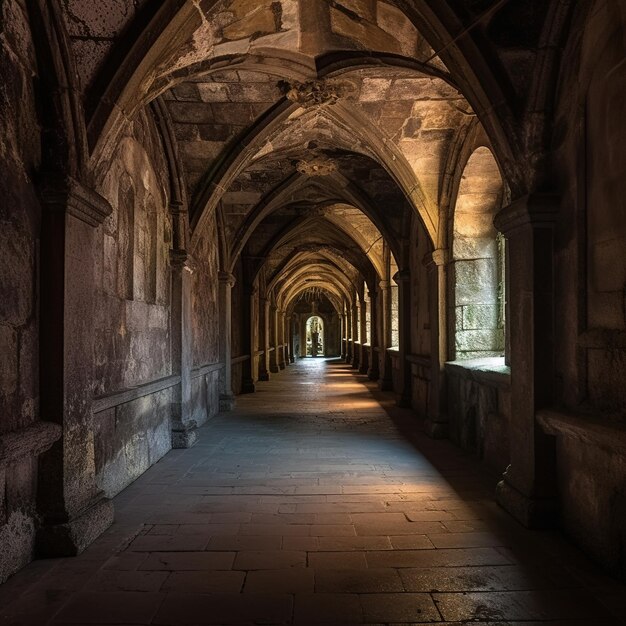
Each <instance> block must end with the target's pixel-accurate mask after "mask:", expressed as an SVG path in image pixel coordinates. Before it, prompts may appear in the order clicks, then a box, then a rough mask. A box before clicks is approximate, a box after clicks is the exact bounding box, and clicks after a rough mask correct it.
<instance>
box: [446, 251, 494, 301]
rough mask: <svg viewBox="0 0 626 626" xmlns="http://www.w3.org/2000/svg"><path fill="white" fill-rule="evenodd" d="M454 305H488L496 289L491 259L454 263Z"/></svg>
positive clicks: (492, 299)
mask: <svg viewBox="0 0 626 626" xmlns="http://www.w3.org/2000/svg"><path fill="white" fill-rule="evenodd" d="M454 275H455V277H456V294H455V296H456V304H457V306H458V305H465V304H490V303H492V302H493V301H494V299H495V295H496V288H497V272H496V266H495V263H494V261H493V260H491V259H475V260H472V261H456V262H455V263H454Z"/></svg>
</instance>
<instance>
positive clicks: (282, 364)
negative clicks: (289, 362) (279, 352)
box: [278, 363, 286, 370]
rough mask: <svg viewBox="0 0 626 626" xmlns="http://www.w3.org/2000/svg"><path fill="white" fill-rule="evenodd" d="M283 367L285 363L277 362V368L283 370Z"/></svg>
mask: <svg viewBox="0 0 626 626" xmlns="http://www.w3.org/2000/svg"><path fill="white" fill-rule="evenodd" d="M285 367H286V366H285V364H284V363H279V364H278V368H279V369H281V370H284V369H285Z"/></svg>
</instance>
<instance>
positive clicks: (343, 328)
mask: <svg viewBox="0 0 626 626" xmlns="http://www.w3.org/2000/svg"><path fill="white" fill-rule="evenodd" d="M339 328H340V331H341V335H340V337H339V341H340V342H341V354H340V356H341V358H342V359H343V360H344V361H345V360H346V316H345V315H344V314H343V313H340V314H339Z"/></svg>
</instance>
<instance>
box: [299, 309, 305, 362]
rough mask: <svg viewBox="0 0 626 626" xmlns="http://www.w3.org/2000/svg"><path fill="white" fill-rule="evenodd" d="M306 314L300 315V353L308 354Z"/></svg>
mask: <svg viewBox="0 0 626 626" xmlns="http://www.w3.org/2000/svg"><path fill="white" fill-rule="evenodd" d="M306 320H307V316H306V315H302V314H300V315H298V334H299V335H300V354H301V355H302V356H304V357H305V356H306Z"/></svg>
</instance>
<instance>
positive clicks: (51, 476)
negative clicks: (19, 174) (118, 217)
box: [35, 177, 113, 558]
mask: <svg viewBox="0 0 626 626" xmlns="http://www.w3.org/2000/svg"><path fill="white" fill-rule="evenodd" d="M40 190H41V196H42V205H43V210H42V226H41V291H40V294H41V307H40V310H41V321H40V337H41V343H40V391H41V396H40V412H41V419H42V421H47V422H54V423H56V424H58V425H59V426H60V427H61V431H62V435H61V437H60V439H58V440H57V441H56V442H55V443H54V444H53V445H52V447H51V448H50V449H49V450H47V451H46V452H44V453H43V454H42V455H41V456H40V457H39V472H38V481H39V484H38V490H37V502H38V509H39V514H40V516H41V527H40V528H39V530H38V531H37V536H36V546H35V549H36V552H37V554H38V555H39V556H40V557H45V558H48V557H61V556H72V555H76V554H79V553H80V552H82V551H83V550H84V549H85V548H86V547H87V546H88V545H89V544H90V543H91V542H92V541H93V540H94V539H96V537H98V535H100V534H101V533H102V532H103V531H104V530H105V529H106V528H107V527H108V526H110V525H111V523H112V522H113V503H112V502H111V501H110V500H109V499H108V498H105V497H104V495H103V493H102V492H101V491H100V490H99V489H98V487H97V485H96V480H95V475H96V468H95V460H94V435H93V433H94V427H93V413H92V402H93V387H94V373H93V354H94V336H95V332H94V330H95V328H94V308H95V307H94V305H95V302H94V294H95V290H96V275H97V274H96V263H95V260H96V258H97V255H98V252H99V251H101V249H102V241H101V235H100V234H99V231H98V230H97V227H98V226H99V225H100V224H101V223H102V222H103V221H104V220H105V219H106V218H107V217H108V216H109V215H110V213H111V206H110V205H109V203H108V202H107V201H106V200H105V199H104V198H102V196H100V195H99V194H97V193H95V192H94V191H92V190H91V189H88V188H87V187H84V186H83V185H82V184H81V183H79V182H78V181H76V180H74V179H71V178H63V177H58V178H57V177H50V178H48V179H45V180H44V182H43V184H42V186H41V189H40Z"/></svg>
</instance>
